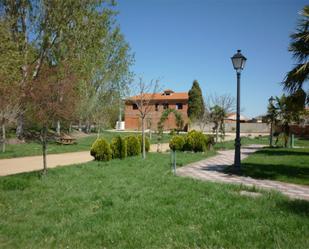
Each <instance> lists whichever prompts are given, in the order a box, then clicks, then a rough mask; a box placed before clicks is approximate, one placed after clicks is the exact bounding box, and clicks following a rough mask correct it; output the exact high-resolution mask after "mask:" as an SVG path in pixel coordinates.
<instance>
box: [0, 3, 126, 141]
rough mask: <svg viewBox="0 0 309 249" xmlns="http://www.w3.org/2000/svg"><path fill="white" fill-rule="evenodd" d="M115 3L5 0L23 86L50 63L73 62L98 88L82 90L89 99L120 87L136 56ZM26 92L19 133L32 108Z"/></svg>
mask: <svg viewBox="0 0 309 249" xmlns="http://www.w3.org/2000/svg"><path fill="white" fill-rule="evenodd" d="M113 3H114V1H105V0H85V1H75V0H66V1H60V0H42V1H40V0H31V1H30V0H21V1H9V0H7V1H6V0H5V1H1V2H0V10H1V11H0V14H1V17H2V18H3V19H4V20H6V21H7V22H8V23H9V29H8V30H9V31H10V32H11V36H12V37H13V39H14V42H15V44H16V45H17V47H18V51H19V54H20V55H21V56H22V61H23V64H22V66H21V68H22V70H21V71H22V72H21V80H20V88H21V89H22V91H25V89H26V88H27V84H30V83H31V82H32V81H33V80H35V79H36V78H37V77H39V75H40V73H41V68H42V66H43V65H45V64H46V65H49V66H55V65H57V66H58V65H60V66H61V65H62V64H65V65H68V64H69V65H70V68H71V70H72V71H74V75H75V76H76V77H77V78H78V79H79V80H83V81H85V82H89V84H90V85H91V88H93V89H94V90H95V91H92V89H91V90H90V91H88V93H89V92H91V94H92V92H94V95H95V96H94V97H93V95H91V94H88V93H87V94H86V96H82V94H81V96H82V97H83V98H84V99H83V100H85V102H87V101H89V99H88V96H89V98H91V99H95V100H97V99H98V97H97V95H100V96H101V92H102V90H101V89H106V86H107V85H108V86H109V87H110V88H115V84H116V83H118V82H119V81H120V80H123V78H125V75H126V74H127V73H128V71H129V66H130V64H131V63H132V56H131V55H130V48H129V45H128V43H127V42H126V41H125V40H124V37H123V35H122V34H121V32H120V29H119V27H118V26H117V23H116V20H115V17H116V12H115V11H113V10H112V5H113ZM30 37H31V39H30ZM81 85H83V84H81ZM84 85H85V84H84ZM102 86H104V87H102ZM87 87H88V86H87ZM84 92H85V91H81V93H84ZM98 92H99V93H98ZM23 96H24V97H22V98H21V101H20V106H21V109H20V113H19V118H18V127H17V135H18V137H20V138H21V137H22V135H23V130H24V120H25V117H24V114H25V110H26V108H27V103H26V99H27V98H26V96H25V94H23ZM97 104H98V102H97ZM101 104H102V103H101ZM90 113H92V110H90ZM89 115H90V116H91V114H89Z"/></svg>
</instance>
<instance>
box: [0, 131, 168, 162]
mask: <svg viewBox="0 0 309 249" xmlns="http://www.w3.org/2000/svg"><path fill="white" fill-rule="evenodd" d="M138 134H140V133H135V132H134V133H133V132H107V131H105V132H103V133H101V135H100V137H103V138H105V139H107V140H108V141H111V140H112V138H113V137H115V136H117V135H120V136H123V137H124V136H128V135H138ZM147 136H148V134H147ZM170 137H171V136H170V135H169V134H163V137H162V140H161V143H166V142H168V141H169V139H170ZM96 139H97V135H90V136H88V137H83V138H80V139H78V140H77V143H76V144H72V145H61V144H58V143H55V142H53V143H49V144H48V146H47V154H58V153H66V152H77V151H86V150H88V151H89V150H90V147H91V145H92V144H93V142H94V141H95V140H96ZM150 142H151V143H157V135H156V134H152V138H151V140H150ZM41 154H42V145H41V143H39V142H34V141H32V142H28V143H24V144H8V145H6V152H4V153H3V152H0V159H4V158H15V157H24V156H36V155H41Z"/></svg>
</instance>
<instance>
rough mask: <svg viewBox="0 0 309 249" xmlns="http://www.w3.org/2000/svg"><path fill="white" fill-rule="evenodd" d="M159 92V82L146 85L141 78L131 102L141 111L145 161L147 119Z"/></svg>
mask: <svg viewBox="0 0 309 249" xmlns="http://www.w3.org/2000/svg"><path fill="white" fill-rule="evenodd" d="M158 91H159V80H151V81H150V82H149V83H146V82H145V81H144V80H143V78H142V77H140V78H139V81H138V83H137V86H136V93H137V94H136V95H135V96H133V97H131V99H130V100H131V101H132V102H133V103H134V104H135V105H136V107H137V109H138V111H139V117H140V119H141V125H142V150H143V153H142V155H143V159H145V158H146V149H145V125H146V118H147V117H148V116H149V114H150V112H151V104H152V103H151V102H152V100H153V99H154V97H155V94H156V93H157V92H158Z"/></svg>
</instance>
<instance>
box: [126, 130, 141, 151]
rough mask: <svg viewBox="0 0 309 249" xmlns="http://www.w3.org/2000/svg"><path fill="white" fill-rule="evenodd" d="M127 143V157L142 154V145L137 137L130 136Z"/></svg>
mask: <svg viewBox="0 0 309 249" xmlns="http://www.w3.org/2000/svg"><path fill="white" fill-rule="evenodd" d="M125 139H126V141H127V155H128V156H137V155H139V154H140V153H141V143H140V142H139V139H138V137H137V136H133V135H132V136H128V137H126V138H125Z"/></svg>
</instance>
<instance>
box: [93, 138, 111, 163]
mask: <svg viewBox="0 0 309 249" xmlns="http://www.w3.org/2000/svg"><path fill="white" fill-rule="evenodd" d="M90 155H91V156H93V157H94V159H95V160H97V161H109V160H111V159H112V150H111V148H110V145H109V143H108V142H107V141H106V140H105V139H104V138H100V139H97V140H96V141H95V142H94V143H93V144H92V146H91V150H90Z"/></svg>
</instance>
